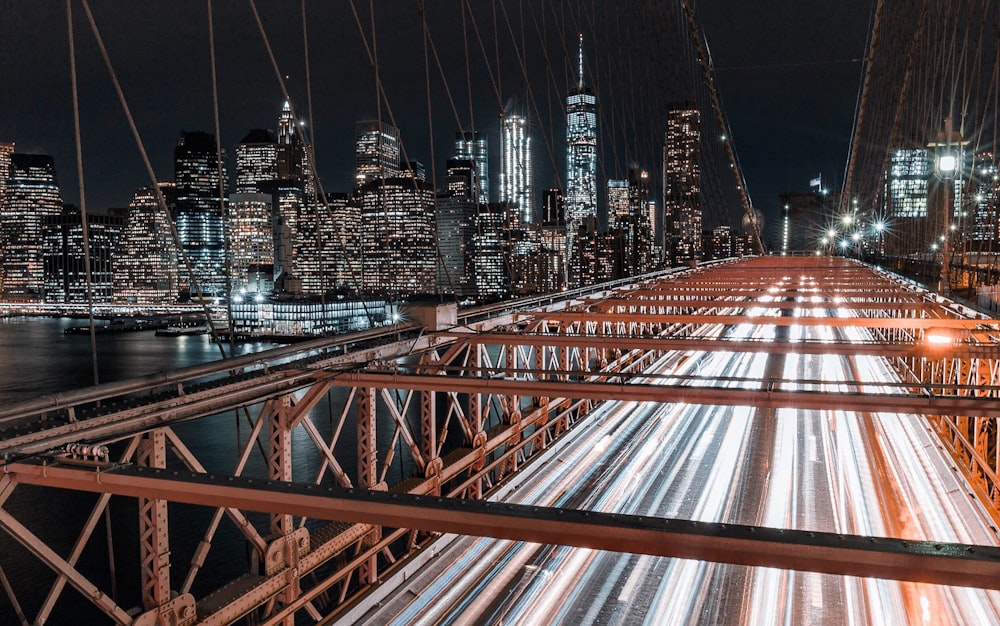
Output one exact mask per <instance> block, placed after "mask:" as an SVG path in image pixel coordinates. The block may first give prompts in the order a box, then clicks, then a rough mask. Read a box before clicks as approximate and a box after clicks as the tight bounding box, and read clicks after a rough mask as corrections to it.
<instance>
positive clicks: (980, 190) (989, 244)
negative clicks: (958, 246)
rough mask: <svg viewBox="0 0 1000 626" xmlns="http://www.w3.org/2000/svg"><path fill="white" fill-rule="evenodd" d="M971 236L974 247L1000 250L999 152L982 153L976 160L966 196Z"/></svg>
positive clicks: (976, 248)
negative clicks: (998, 248) (998, 247)
mask: <svg viewBox="0 0 1000 626" xmlns="http://www.w3.org/2000/svg"><path fill="white" fill-rule="evenodd" d="M965 203H966V207H967V208H966V209H965V213H966V218H967V219H968V220H970V222H971V223H970V225H969V227H968V228H967V233H968V237H969V239H970V242H971V244H972V248H973V249H974V250H980V251H982V250H991V251H996V250H997V242H1000V231H998V228H1000V224H998V217H1000V211H998V207H997V205H998V204H1000V172H998V169H997V160H996V154H995V153H993V152H979V153H978V154H976V156H975V159H974V162H973V170H972V176H971V179H970V185H969V193H968V194H966V196H965Z"/></svg>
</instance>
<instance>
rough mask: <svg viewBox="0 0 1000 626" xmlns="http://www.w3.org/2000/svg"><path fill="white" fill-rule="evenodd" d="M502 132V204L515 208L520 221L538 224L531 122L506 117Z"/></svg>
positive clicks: (512, 116)
mask: <svg viewBox="0 0 1000 626" xmlns="http://www.w3.org/2000/svg"><path fill="white" fill-rule="evenodd" d="M500 131H501V133H502V142H501V145H500V194H499V196H500V202H507V203H510V204H513V205H514V206H516V207H517V212H518V215H519V217H520V219H521V221H522V222H523V223H525V224H531V223H533V222H534V221H535V220H534V215H535V202H534V177H533V174H532V168H531V135H530V134H529V127H528V119H527V118H526V117H524V116H522V115H517V114H507V115H504V117H503V119H502V120H501V128H500Z"/></svg>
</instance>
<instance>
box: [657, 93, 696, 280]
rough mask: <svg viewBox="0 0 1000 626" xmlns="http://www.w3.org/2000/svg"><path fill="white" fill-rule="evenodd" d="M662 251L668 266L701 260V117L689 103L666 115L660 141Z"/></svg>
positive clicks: (680, 105) (671, 109)
mask: <svg viewBox="0 0 1000 626" xmlns="http://www.w3.org/2000/svg"><path fill="white" fill-rule="evenodd" d="M663 212H664V226H665V227H664V247H665V248H666V256H667V259H668V260H669V262H670V263H671V264H680V263H684V262H686V261H689V260H700V259H701V258H702V245H701V244H702V232H701V230H702V228H701V223H702V195H701V114H700V113H699V111H698V109H697V108H696V107H695V106H694V105H693V104H690V103H679V104H675V105H673V106H672V107H671V108H670V110H669V111H668V112H667V130H666V133H665V134H664V137H663Z"/></svg>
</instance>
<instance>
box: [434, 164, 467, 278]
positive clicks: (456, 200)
mask: <svg viewBox="0 0 1000 626" xmlns="http://www.w3.org/2000/svg"><path fill="white" fill-rule="evenodd" d="M451 162H453V161H449V163H451ZM458 162H459V163H469V161H458ZM463 170H464V168H463ZM449 172H451V168H449ZM452 178H453V176H449V177H448V180H449V181H451V180H452ZM458 178H460V179H464V176H462V177H458ZM467 191H469V190H467V189H466V187H465V186H464V185H462V186H460V187H459V192H458V193H451V184H450V183H449V193H448V195H446V196H439V197H438V199H437V212H436V215H435V219H436V220H437V241H438V254H439V255H440V262H439V263H437V279H436V284H437V291H438V293H449V294H451V293H453V294H456V295H463V296H464V295H473V294H475V281H474V280H473V276H472V268H471V267H470V263H469V262H470V257H471V253H472V238H473V236H474V235H475V233H476V211H477V204H476V203H475V202H473V201H472V199H471V198H470V197H469V195H468V193H466V192H467ZM469 192H470V193H471V191H469Z"/></svg>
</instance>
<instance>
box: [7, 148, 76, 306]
mask: <svg viewBox="0 0 1000 626" xmlns="http://www.w3.org/2000/svg"><path fill="white" fill-rule="evenodd" d="M8 154H9V159H10V166H9V175H8V177H7V185H6V189H5V190H4V196H3V202H2V203H0V259H2V262H3V267H4V274H3V278H4V282H3V285H2V293H3V295H4V297H6V298H8V299H12V300H25V301H41V300H42V299H43V293H44V283H45V272H44V264H43V257H42V230H43V225H44V223H45V218H47V217H57V216H58V215H59V214H60V213H61V212H62V197H61V196H60V194H59V184H58V182H57V181H56V167H55V163H54V162H53V160H52V157H51V156H49V155H47V154H19V153H16V152H9V153H8Z"/></svg>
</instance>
